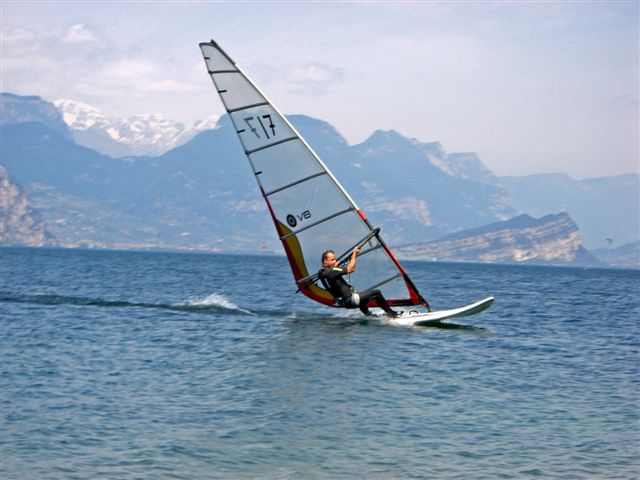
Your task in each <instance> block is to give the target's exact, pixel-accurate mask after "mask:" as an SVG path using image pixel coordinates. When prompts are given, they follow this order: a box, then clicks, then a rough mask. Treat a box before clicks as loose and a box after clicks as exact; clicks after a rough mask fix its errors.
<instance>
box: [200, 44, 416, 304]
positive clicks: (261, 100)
mask: <svg viewBox="0 0 640 480" xmlns="http://www.w3.org/2000/svg"><path fill="white" fill-rule="evenodd" d="M200 48H201V49H202V53H203V55H204V59H205V62H206V65H207V70H208V72H209V75H210V76H211V79H212V80H213V83H214V85H215V87H216V90H217V92H218V94H219V95H220V98H221V99H222V102H223V104H224V106H225V108H226V110H227V113H228V114H229V116H230V117H231V121H232V123H233V125H234V127H235V129H236V132H237V134H238V137H239V139H240V142H241V144H242V147H243V149H244V152H245V154H246V155H247V158H248V159H249V163H250V164H251V168H252V169H253V173H254V175H255V178H256V180H257V182H258V185H259V187H260V191H261V192H262V196H263V197H264V199H265V201H266V203H267V206H268V208H269V212H270V213H271V216H272V218H273V221H274V224H275V226H276V231H277V232H278V235H279V237H280V240H281V241H282V244H283V246H284V250H285V252H286V254H287V258H288V260H289V263H290V265H291V269H292V272H293V276H294V278H295V280H296V283H297V285H298V288H299V289H300V291H302V292H303V293H304V294H305V295H307V296H308V297H310V298H312V299H313V300H316V301H318V302H321V303H324V304H327V305H332V304H333V303H334V299H333V298H332V296H331V294H330V293H329V292H327V291H326V290H325V289H323V288H322V287H321V286H319V285H317V284H316V282H315V281H314V280H315V278H316V276H315V275H314V274H316V272H317V271H318V269H319V268H320V267H321V260H320V257H321V255H322V253H323V252H324V251H326V250H329V249H331V250H334V251H335V252H336V255H338V256H339V259H340V257H343V258H346V257H347V256H348V255H349V254H350V253H351V251H352V250H353V248H354V247H355V246H358V245H360V246H362V248H361V252H360V254H359V256H358V268H357V270H356V272H354V273H353V274H352V275H351V278H350V283H351V284H352V285H353V286H354V288H355V289H356V290H358V291H363V290H368V289H371V288H379V289H380V290H381V291H382V293H383V294H384V296H385V297H386V299H387V301H388V302H389V303H390V304H391V305H417V304H426V300H424V298H423V297H422V296H421V295H420V294H419V293H418V291H417V289H416V288H415V286H414V284H413V282H412V281H411V280H410V279H409V277H408V276H407V274H406V272H405V271H404V269H403V268H402V266H401V265H400V263H399V262H398V261H397V260H396V259H395V258H394V257H393V255H392V253H391V252H390V250H389V249H388V247H387V246H386V245H385V243H384V242H383V240H382V238H381V236H380V234H379V229H374V228H373V227H372V225H371V224H370V223H369V221H368V220H367V218H366V217H365V215H364V214H363V213H362V211H361V210H360V209H359V208H358V207H357V205H356V204H355V202H354V201H353V200H352V199H351V197H350V196H349V195H348V194H347V192H346V191H345V190H344V188H342V186H341V185H340V184H339V183H338V181H337V180H336V179H335V177H334V176H333V175H332V174H331V172H330V171H329V170H328V169H327V167H326V166H325V165H324V163H323V162H322V161H321V160H320V158H318V156H317V155H316V154H315V153H314V152H313V150H312V149H311V147H309V145H308V144H307V143H306V142H305V141H304V140H303V139H302V137H301V136H300V135H299V134H298V132H297V131H296V130H295V129H294V128H293V126H292V125H291V124H290V123H289V121H288V120H287V119H286V118H285V117H284V115H282V114H281V113H280V112H279V111H278V110H277V109H276V108H275V107H274V106H273V105H272V104H271V102H269V100H268V99H267V98H266V97H265V96H264V95H263V94H262V92H260V90H259V89H258V88H257V87H256V86H255V84H254V83H253V82H252V81H251V80H250V79H249V78H248V77H247V75H246V74H245V73H244V72H243V71H242V70H241V69H240V68H239V67H238V66H237V65H236V64H235V62H233V61H232V60H231V58H229V56H228V55H227V54H226V53H225V52H224V51H223V50H222V49H221V48H220V47H219V46H218V45H217V44H216V43H215V42H214V41H211V42H208V43H201V44H200Z"/></svg>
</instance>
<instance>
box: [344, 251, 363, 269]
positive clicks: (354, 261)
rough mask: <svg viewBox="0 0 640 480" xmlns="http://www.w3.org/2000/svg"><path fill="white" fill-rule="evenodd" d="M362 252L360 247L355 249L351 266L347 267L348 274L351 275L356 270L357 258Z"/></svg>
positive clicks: (350, 262)
mask: <svg viewBox="0 0 640 480" xmlns="http://www.w3.org/2000/svg"><path fill="white" fill-rule="evenodd" d="M359 252H360V247H356V248H354V249H353V253H352V254H351V260H349V265H347V273H351V272H353V271H355V269H356V256H357V255H358V253H359Z"/></svg>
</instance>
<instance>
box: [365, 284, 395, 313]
mask: <svg viewBox="0 0 640 480" xmlns="http://www.w3.org/2000/svg"><path fill="white" fill-rule="evenodd" d="M359 293H360V310H361V311H362V313H364V314H365V315H370V314H371V313H370V312H369V309H368V308H367V304H368V303H369V302H371V301H372V300H373V301H374V302H376V304H377V305H378V307H380V308H381V309H382V310H384V312H385V313H386V314H387V315H389V316H390V317H395V316H397V315H398V314H397V313H396V312H394V311H393V310H392V309H391V307H389V305H387V301H386V299H385V298H384V296H383V295H382V292H381V291H380V290H365V291H364V292H359ZM365 309H366V311H365ZM366 312H369V313H366Z"/></svg>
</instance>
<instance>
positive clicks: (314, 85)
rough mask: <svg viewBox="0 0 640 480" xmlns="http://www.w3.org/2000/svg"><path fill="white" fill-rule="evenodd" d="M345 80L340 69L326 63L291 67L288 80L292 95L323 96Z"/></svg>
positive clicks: (287, 76)
mask: <svg viewBox="0 0 640 480" xmlns="http://www.w3.org/2000/svg"><path fill="white" fill-rule="evenodd" d="M344 78H345V73H344V70H343V69H342V68H340V67H336V66H332V65H327V64H324V63H306V64H302V65H295V66H292V67H289V71H288V72H287V74H286V80H287V83H288V84H289V88H288V90H289V92H290V93H305V94H310V95H322V94H324V93H326V91H327V90H328V89H329V88H331V87H332V86H333V85H336V84H338V83H341V82H342V81H343V80H344Z"/></svg>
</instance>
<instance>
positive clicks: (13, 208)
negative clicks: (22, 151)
mask: <svg viewBox="0 0 640 480" xmlns="http://www.w3.org/2000/svg"><path fill="white" fill-rule="evenodd" d="M0 192H1V195H0V245H27V246H31V247H43V246H56V245H57V242H56V240H55V238H54V237H53V236H52V235H51V234H50V233H49V232H48V231H47V229H46V227H45V224H44V221H43V219H42V217H41V216H40V214H39V213H38V212H37V211H36V210H35V209H34V208H33V207H32V206H31V204H30V201H29V198H28V197H27V196H26V195H25V193H24V192H23V191H22V188H20V185H18V184H17V183H16V182H15V181H14V180H13V179H12V178H11V176H10V175H9V173H8V172H7V169H6V168H5V166H4V165H2V164H0Z"/></svg>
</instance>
